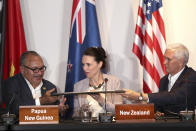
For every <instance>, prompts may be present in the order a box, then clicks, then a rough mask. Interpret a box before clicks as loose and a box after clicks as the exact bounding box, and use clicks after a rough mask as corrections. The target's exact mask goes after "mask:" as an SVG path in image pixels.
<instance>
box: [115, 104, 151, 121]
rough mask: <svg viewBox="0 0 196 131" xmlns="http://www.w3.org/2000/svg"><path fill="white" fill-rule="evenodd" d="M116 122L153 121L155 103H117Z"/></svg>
mask: <svg viewBox="0 0 196 131" xmlns="http://www.w3.org/2000/svg"><path fill="white" fill-rule="evenodd" d="M115 112H116V122H148V121H149V122H152V121H155V119H154V104H135V103H134V104H117V105H116V106H115Z"/></svg>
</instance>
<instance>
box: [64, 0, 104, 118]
mask: <svg viewBox="0 0 196 131" xmlns="http://www.w3.org/2000/svg"><path fill="white" fill-rule="evenodd" d="M70 27H71V28H70V40H69V53H68V61H67V74H66V85H65V91H66V92H72V91H73V88H74V84H75V83H76V82H78V81H79V80H82V79H84V78H85V73H84V71H83V69H82V62H81V59H82V54H83V51H84V50H85V49H87V48H88V47H92V46H94V47H100V46H101V40H100V35H99V28H98V21H97V14H96V8H95V0H73V6H72V16H71V26H70ZM66 98H67V104H68V105H69V111H68V112H69V113H67V114H69V116H67V117H70V116H71V115H72V113H73V96H70V97H68V96H66Z"/></svg>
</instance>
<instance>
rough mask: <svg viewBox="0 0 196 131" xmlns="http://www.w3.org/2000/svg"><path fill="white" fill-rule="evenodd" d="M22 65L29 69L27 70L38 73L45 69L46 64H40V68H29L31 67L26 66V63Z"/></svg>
mask: <svg viewBox="0 0 196 131" xmlns="http://www.w3.org/2000/svg"><path fill="white" fill-rule="evenodd" d="M23 66H24V67H25V68H27V69H29V70H32V71H33V73H38V72H39V71H41V72H44V71H45V70H46V66H42V67H40V68H37V67H35V68H31V67H28V66H26V65H23Z"/></svg>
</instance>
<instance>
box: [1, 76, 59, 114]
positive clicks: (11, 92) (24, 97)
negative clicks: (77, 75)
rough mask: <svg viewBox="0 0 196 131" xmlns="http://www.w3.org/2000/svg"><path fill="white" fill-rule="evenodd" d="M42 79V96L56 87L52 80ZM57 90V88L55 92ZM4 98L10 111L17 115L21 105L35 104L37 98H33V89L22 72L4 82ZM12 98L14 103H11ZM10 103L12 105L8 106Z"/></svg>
mask: <svg viewBox="0 0 196 131" xmlns="http://www.w3.org/2000/svg"><path fill="white" fill-rule="evenodd" d="M42 81H43V86H42V87H41V94H42V96H43V95H44V94H45V93H46V91H47V90H50V89H52V88H55V89H56V86H55V85H54V84H52V83H51V82H49V81H47V80H44V79H43V80H42ZM56 92H57V90H55V91H54V92H53V93H56ZM3 99H4V101H5V103H6V107H7V108H9V111H10V113H14V114H16V115H18V112H19V106H20V105H35V100H34V99H33V96H32V93H31V90H30V88H29V86H28V84H27V83H26V81H25V79H24V77H23V76H22V74H21V73H19V74H17V75H15V76H13V77H10V78H8V79H6V80H5V81H4V82H3ZM11 99H13V102H12V103H10V101H11ZM9 103H10V104H9ZM51 104H56V103H51ZM9 105H10V107H8V106H9Z"/></svg>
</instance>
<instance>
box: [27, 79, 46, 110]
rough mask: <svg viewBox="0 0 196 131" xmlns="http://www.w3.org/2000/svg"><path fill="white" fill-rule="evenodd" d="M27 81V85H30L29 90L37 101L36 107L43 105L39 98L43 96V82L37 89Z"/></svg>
mask: <svg viewBox="0 0 196 131" xmlns="http://www.w3.org/2000/svg"><path fill="white" fill-rule="evenodd" d="M25 80H26V82H27V84H28V86H29V88H30V90H31V93H32V96H33V99H34V100H35V105H37V106H39V105H41V104H40V100H39V98H40V97H41V96H42V94H41V87H42V85H43V82H42V81H41V83H40V84H39V85H38V86H37V87H36V88H33V86H32V85H31V83H30V82H29V81H28V80H27V79H25Z"/></svg>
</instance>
